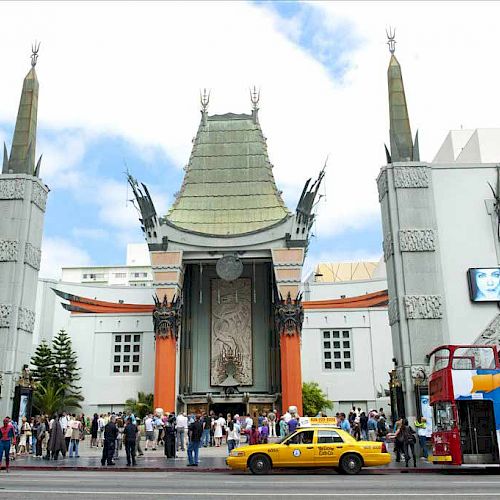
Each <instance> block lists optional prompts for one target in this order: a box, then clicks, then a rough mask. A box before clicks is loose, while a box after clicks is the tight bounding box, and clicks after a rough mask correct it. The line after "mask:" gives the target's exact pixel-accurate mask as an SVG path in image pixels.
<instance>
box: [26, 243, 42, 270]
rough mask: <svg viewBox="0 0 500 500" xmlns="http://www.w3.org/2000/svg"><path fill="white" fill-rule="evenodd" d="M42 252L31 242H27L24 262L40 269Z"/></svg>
mask: <svg viewBox="0 0 500 500" xmlns="http://www.w3.org/2000/svg"><path fill="white" fill-rule="evenodd" d="M41 255H42V252H41V250H40V249H39V248H36V247H35V246H33V245H32V244H31V243H26V247H25V250H24V262H25V263H26V264H28V265H29V266H31V267H32V268H33V269H36V270H37V271H38V270H39V269H40V258H41Z"/></svg>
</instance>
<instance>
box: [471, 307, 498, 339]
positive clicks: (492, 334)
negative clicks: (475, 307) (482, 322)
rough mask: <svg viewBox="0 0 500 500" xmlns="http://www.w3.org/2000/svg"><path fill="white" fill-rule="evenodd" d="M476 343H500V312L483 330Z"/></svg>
mask: <svg viewBox="0 0 500 500" xmlns="http://www.w3.org/2000/svg"><path fill="white" fill-rule="evenodd" d="M473 343H474V344H486V345H499V343H500V314H497V315H496V316H495V317H494V318H493V320H492V321H491V322H490V323H489V325H488V326H487V327H486V328H485V329H484V330H483V331H482V332H481V334H480V335H479V337H478V338H477V339H476V340H475V342H473Z"/></svg>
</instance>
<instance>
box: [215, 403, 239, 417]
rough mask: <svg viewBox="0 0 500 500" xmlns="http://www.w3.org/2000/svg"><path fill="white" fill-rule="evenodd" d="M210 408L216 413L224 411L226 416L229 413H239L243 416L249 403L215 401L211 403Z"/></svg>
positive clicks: (232, 414)
mask: <svg viewBox="0 0 500 500" xmlns="http://www.w3.org/2000/svg"><path fill="white" fill-rule="evenodd" d="M209 410H210V411H213V412H214V413H215V414H216V415H219V413H222V416H223V417H224V418H226V416H227V414H228V413H230V414H231V416H234V415H236V414H238V415H239V416H240V417H241V416H242V415H245V414H246V412H247V405H246V404H244V403H213V404H211V405H210V408H209Z"/></svg>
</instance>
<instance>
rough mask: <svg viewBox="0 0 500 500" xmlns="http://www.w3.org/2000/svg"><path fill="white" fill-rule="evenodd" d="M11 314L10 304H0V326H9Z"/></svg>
mask: <svg viewBox="0 0 500 500" xmlns="http://www.w3.org/2000/svg"><path fill="white" fill-rule="evenodd" d="M11 315H12V306H11V305H10V304H0V328H9V326H10V320H11Z"/></svg>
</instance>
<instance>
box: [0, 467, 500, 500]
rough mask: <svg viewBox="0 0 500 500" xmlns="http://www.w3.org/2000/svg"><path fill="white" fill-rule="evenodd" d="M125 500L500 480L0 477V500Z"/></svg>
mask: <svg viewBox="0 0 500 500" xmlns="http://www.w3.org/2000/svg"><path fill="white" fill-rule="evenodd" d="M61 496H64V497H65V498H71V499H72V500H77V499H78V500H83V499H85V500H90V499H99V500H104V499H105V500H108V499H115V498H116V499H120V500H124V499H128V498H138V499H142V498H145V499H146V498H147V499H150V498H203V499H205V498H206V499H212V498H213V499H223V498H238V497H239V498H243V497H250V498H271V499H274V498H336V497H338V498H340V497H350V498H370V499H371V498H374V499H376V498H386V499H387V498H392V497H395V498H405V497H412V498H413V497H416V498H450V497H457V498H482V499H483V498H492V499H493V498H496V499H498V498H499V496H500V476H496V475H438V474H432V475H431V474H390V475H359V476H354V477H349V476H348V477H346V476H339V475H337V474H272V475H269V476H260V477H256V476H252V475H249V474H223V473H201V472H200V473H191V472H185V473H183V472H170V473H151V472H136V473H134V472H114V473H113V472H111V471H110V472H74V471H53V472H52V471H47V472H42V471H40V472H38V471H12V472H10V473H9V474H7V473H5V472H4V471H2V472H1V473H0V499H2V500H10V499H16V500H18V499H19V500H20V499H23V500H34V499H37V500H44V499H51V500H53V499H54V498H57V497H61Z"/></svg>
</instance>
